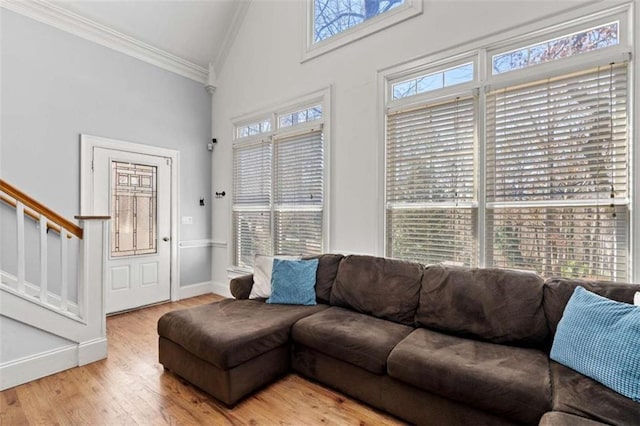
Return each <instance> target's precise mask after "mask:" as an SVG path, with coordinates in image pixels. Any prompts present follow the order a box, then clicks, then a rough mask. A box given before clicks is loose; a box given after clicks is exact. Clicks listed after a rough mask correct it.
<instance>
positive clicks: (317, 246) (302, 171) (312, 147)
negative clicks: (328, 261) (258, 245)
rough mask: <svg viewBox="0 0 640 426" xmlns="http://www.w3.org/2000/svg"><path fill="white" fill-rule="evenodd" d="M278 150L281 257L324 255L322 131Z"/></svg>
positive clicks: (276, 241)
mask: <svg viewBox="0 0 640 426" xmlns="http://www.w3.org/2000/svg"><path fill="white" fill-rule="evenodd" d="M274 146H275V155H274V156H275V177H274V179H275V189H274V191H275V197H274V204H275V205H274V208H275V209H276V212H275V225H274V226H275V233H274V244H275V250H276V252H277V253H281V254H320V253H321V252H322V248H323V247H322V240H323V238H322V229H323V205H324V143H323V134H322V132H321V131H314V132H311V133H307V134H303V135H297V136H292V137H289V138H283V139H279V140H276V141H275V142H274Z"/></svg>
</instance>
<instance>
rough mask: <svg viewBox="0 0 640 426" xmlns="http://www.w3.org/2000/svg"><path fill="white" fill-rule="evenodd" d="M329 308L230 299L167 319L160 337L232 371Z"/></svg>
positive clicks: (172, 314) (163, 320)
mask: <svg viewBox="0 0 640 426" xmlns="http://www.w3.org/2000/svg"><path fill="white" fill-rule="evenodd" d="M326 307H327V306H326V305H316V306H296V305H268V304H266V303H264V302H260V301H257V300H233V299H226V300H222V301H220V302H216V303H210V304H206V305H201V306H196V307H193V308H188V309H181V310H177V311H173V312H169V313H167V314H165V315H163V316H162V317H161V318H160V319H159V320H158V334H159V335H160V336H162V337H165V338H167V339H169V340H171V341H172V342H174V343H176V344H178V345H180V346H182V347H183V348H185V349H186V350H188V351H189V352H191V353H193V354H194V355H196V356H197V357H199V358H201V359H203V360H205V361H208V362H210V363H211V364H213V365H215V366H216V367H218V368H221V369H229V368H232V367H235V366H237V365H240V364H242V363H243V362H245V361H248V360H250V359H253V358H255V357H256V356H258V355H262V354H263V353H265V352H267V351H269V350H271V349H275V348H277V347H279V346H281V345H284V344H285V343H287V342H288V341H289V334H290V330H291V326H292V325H293V323H295V322H296V321H297V320H299V319H300V318H303V317H305V316H308V315H311V314H313V313H316V312H319V311H321V310H323V309H326Z"/></svg>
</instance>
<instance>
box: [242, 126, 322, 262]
mask: <svg viewBox="0 0 640 426" xmlns="http://www.w3.org/2000/svg"><path fill="white" fill-rule="evenodd" d="M275 118H279V116H278V115H277V114H276V115H275ZM275 121H276V122H279V121H278V120H275ZM283 127H286V129H285V130H283V131H280V128H278V129H277V130H276V131H273V132H271V133H269V134H268V135H262V136H265V138H264V139H261V140H253V141H247V142H240V143H236V144H235V145H234V151H233V168H234V175H233V178H234V179H233V189H234V190H233V218H232V222H233V225H232V226H233V239H234V260H233V261H234V266H236V267H240V268H251V267H252V266H253V259H254V256H255V255H256V254H266V255H274V254H282V255H310V254H320V253H322V251H323V249H324V247H323V241H324V236H323V232H324V200H325V194H324V186H325V185H324V167H325V165H324V164H325V163H324V162H325V157H324V137H323V131H322V128H323V124H322V123H318V122H317V119H316V122H314V124H313V125H312V126H309V125H308V123H302V124H301V125H300V126H299V128H296V126H295V125H291V124H287V125H286V126H283Z"/></svg>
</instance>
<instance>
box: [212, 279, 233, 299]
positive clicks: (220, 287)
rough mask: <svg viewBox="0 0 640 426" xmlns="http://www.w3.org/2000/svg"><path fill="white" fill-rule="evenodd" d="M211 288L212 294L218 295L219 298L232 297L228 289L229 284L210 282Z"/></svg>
mask: <svg viewBox="0 0 640 426" xmlns="http://www.w3.org/2000/svg"><path fill="white" fill-rule="evenodd" d="M211 288H212V290H211V291H212V292H213V293H215V294H219V295H220V296H224V297H233V295H232V294H231V289H229V283H226V284H225V283H219V282H212V283H211Z"/></svg>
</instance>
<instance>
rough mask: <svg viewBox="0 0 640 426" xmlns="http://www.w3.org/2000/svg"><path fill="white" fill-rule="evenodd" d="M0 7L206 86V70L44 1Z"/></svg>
mask: <svg viewBox="0 0 640 426" xmlns="http://www.w3.org/2000/svg"><path fill="white" fill-rule="evenodd" d="M0 7H3V8H5V9H7V10H10V11H12V12H15V13H19V14H20V15H23V16H26V17H29V18H31V19H35V20H36V21H40V22H42V23H45V24H47V25H51V26H52V27H55V28H58V29H60V30H63V31H66V32H68V33H71V34H74V35H76V36H78V37H81V38H83V39H85V40H89V41H92V42H94V43H98V44H100V45H102V46H105V47H108V48H110V49H113V50H116V51H118V52H120V53H124V54H125V55H129V56H132V57H134V58H136V59H139V60H141V61H144V62H147V63H149V64H151V65H155V66H157V67H159V68H162V69H165V70H167V71H170V72H172V73H175V74H179V75H181V76H183V77H187V78H189V79H191V80H195V81H197V82H200V83H203V84H206V83H207V78H208V70H207V68H204V67H201V66H200V65H197V64H194V63H193V62H190V61H187V60H185V59H182V58H180V57H178V56H175V55H173V54H171V53H169V52H166V51H164V50H161V49H158V48H156V47H153V46H151V45H149V44H147V43H144V42H142V41H140V40H137V39H135V38H133V37H130V36H128V35H126V34H123V33H121V32H118V31H115V30H113V29H111V28H109V27H107V26H105V25H102V24H99V23H97V22H95V21H92V20H90V19H87V18H85V17H82V16H80V15H78V14H76V13H73V12H71V11H69V10H66V9H64V8H61V7H59V6H56V5H55V4H52V3H50V2H48V1H46V0H30V1H20V0H1V1H0Z"/></svg>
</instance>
